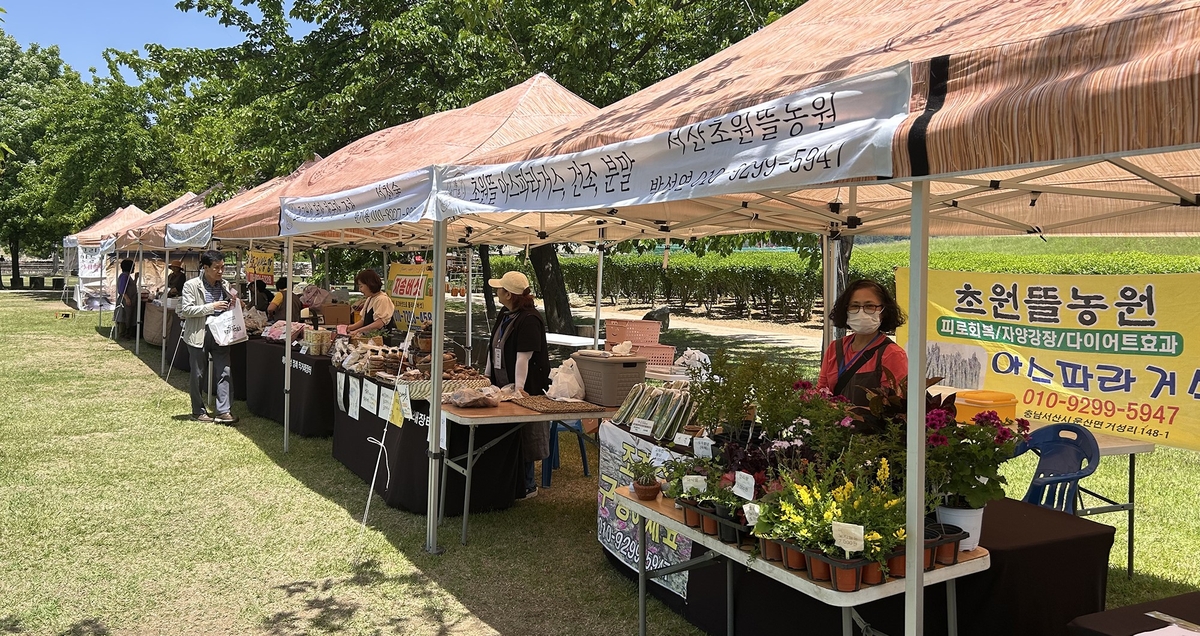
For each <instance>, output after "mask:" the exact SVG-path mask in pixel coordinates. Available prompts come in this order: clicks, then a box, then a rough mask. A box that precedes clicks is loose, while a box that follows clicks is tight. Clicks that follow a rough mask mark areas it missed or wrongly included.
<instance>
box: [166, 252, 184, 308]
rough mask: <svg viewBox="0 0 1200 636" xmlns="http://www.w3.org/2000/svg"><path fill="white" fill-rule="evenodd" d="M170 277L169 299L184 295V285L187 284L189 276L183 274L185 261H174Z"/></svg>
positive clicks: (168, 280) (168, 283) (168, 277)
mask: <svg viewBox="0 0 1200 636" xmlns="http://www.w3.org/2000/svg"><path fill="white" fill-rule="evenodd" d="M169 269H170V270H171V274H170V276H167V290H168V291H167V298H176V297H178V296H179V295H181V294H183V284H184V283H186V282H187V274H185V273H184V272H183V261H181V260H178V259H176V260H173V261H171V264H170V266H169Z"/></svg>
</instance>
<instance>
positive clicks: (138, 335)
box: [133, 245, 146, 356]
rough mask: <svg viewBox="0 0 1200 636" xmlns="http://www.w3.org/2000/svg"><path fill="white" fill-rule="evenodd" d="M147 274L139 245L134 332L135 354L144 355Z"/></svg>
mask: <svg viewBox="0 0 1200 636" xmlns="http://www.w3.org/2000/svg"><path fill="white" fill-rule="evenodd" d="M145 275H146V259H145V258H144V257H143V254H142V246H140V245H139V246H138V279H137V288H136V289H135V290H134V291H136V292H137V296H136V298H137V300H136V301H134V302H136V303H137V331H135V332H134V333H133V355H135V356H141V355H142V278H143V277H144V276H145Z"/></svg>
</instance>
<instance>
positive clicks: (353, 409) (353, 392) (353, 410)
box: [346, 377, 362, 420]
mask: <svg viewBox="0 0 1200 636" xmlns="http://www.w3.org/2000/svg"><path fill="white" fill-rule="evenodd" d="M361 389H362V387H361V386H359V383H358V378H355V377H351V378H350V408H349V410H348V411H346V412H347V413H348V414H349V415H350V417H352V418H354V419H356V420H357V419H358V407H359V400H360V398H361V395H360V391H361Z"/></svg>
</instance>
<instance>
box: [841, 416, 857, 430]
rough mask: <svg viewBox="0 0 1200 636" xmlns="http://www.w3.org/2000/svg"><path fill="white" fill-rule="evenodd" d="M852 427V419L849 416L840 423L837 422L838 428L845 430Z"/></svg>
mask: <svg viewBox="0 0 1200 636" xmlns="http://www.w3.org/2000/svg"><path fill="white" fill-rule="evenodd" d="M853 425H854V418H853V417H850V416H849V415H847V416H846V417H844V418H842V421H840V422H838V426H844V427H846V428H850V427H851V426H853Z"/></svg>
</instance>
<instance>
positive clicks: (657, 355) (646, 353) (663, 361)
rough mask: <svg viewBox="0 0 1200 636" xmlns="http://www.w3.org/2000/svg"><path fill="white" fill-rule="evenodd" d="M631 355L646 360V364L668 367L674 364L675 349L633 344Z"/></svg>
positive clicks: (655, 345) (665, 346)
mask: <svg viewBox="0 0 1200 636" xmlns="http://www.w3.org/2000/svg"><path fill="white" fill-rule="evenodd" d="M633 355H635V356H640V357H643V358H645V359H646V364H650V365H654V366H656V367H669V366H671V365H672V364H675V347H672V346H670V345H663V344H654V345H650V344H635V345H633Z"/></svg>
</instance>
